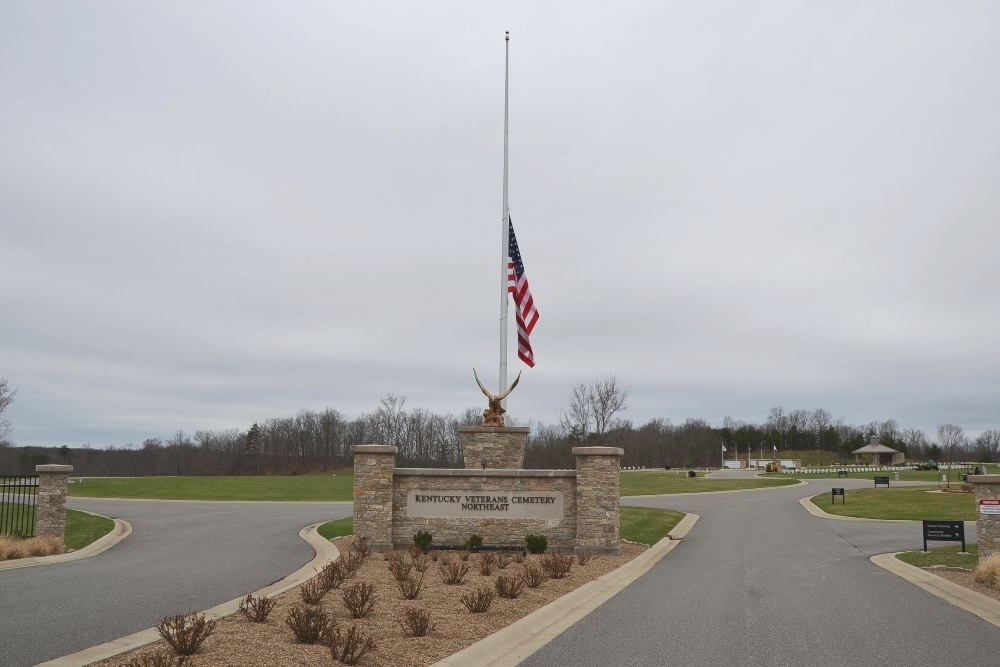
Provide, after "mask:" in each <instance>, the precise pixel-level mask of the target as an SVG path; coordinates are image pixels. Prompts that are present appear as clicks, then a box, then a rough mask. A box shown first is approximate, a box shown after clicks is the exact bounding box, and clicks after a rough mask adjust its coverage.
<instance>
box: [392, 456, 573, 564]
mask: <svg viewBox="0 0 1000 667" xmlns="http://www.w3.org/2000/svg"><path fill="white" fill-rule="evenodd" d="M394 473H395V474H394V481H393V497H392V542H393V544H394V545H395V547H396V548H397V549H400V548H401V549H405V548H407V547H409V546H411V545H412V544H413V534H414V533H416V532H417V531H418V530H426V531H428V532H430V533H431V535H433V536H434V544H437V545H454V546H461V545H462V544H464V543H465V541H466V540H467V539H469V536H470V535H472V534H473V533H475V534H477V535H482V537H483V541H484V543H486V544H501V545H516V546H523V545H524V536H525V535H528V534H532V533H535V534H540V535H545V536H547V537H548V540H549V547H550V548H552V549H554V550H571V549H572V548H573V547H574V546H575V539H576V523H577V518H576V516H577V501H576V471H575V470H490V469H487V470H485V471H484V470H435V469H428V468H397V469H396V470H395V471H394ZM418 489H419V490H422V491H428V492H432V491H443V490H454V489H462V490H467V491H468V492H469V493H470V494H491V493H503V494H510V493H518V492H528V491H559V492H561V493H562V494H563V516H562V518H561V519H551V520H547V519H507V518H487V517H484V518H466V517H462V518H453V517H449V518H435V517H412V516H409V515H408V512H407V492H409V491H411V490H418Z"/></svg>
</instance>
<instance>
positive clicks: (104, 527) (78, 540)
mask: <svg viewBox="0 0 1000 667" xmlns="http://www.w3.org/2000/svg"><path fill="white" fill-rule="evenodd" d="M114 529H115V522H114V521H112V520H111V519H109V518H108V517H106V516H97V515H96V514H90V513H88V512H78V511H76V510H70V509H68V510H66V551H79V550H80V549H82V548H84V547H85V546H88V545H90V544H93V543H94V542H96V541H97V540H99V539H101V538H102V537H104V536H105V535H107V534H108V533H110V532H111V531H112V530H114Z"/></svg>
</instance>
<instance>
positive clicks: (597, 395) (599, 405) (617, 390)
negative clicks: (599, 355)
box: [590, 375, 631, 437]
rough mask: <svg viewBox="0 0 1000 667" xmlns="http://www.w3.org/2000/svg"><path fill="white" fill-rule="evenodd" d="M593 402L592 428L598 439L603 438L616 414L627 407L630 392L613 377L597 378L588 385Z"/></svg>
mask: <svg viewBox="0 0 1000 667" xmlns="http://www.w3.org/2000/svg"><path fill="white" fill-rule="evenodd" d="M590 387H591V388H590V394H591V397H592V402H593V412H594V427H595V430H596V431H597V435H598V437H600V436H603V435H604V433H605V432H606V431H607V429H608V426H610V425H611V423H612V422H613V420H614V417H615V415H616V414H618V413H619V412H621V411H622V410H624V409H626V408H627V407H628V404H627V401H628V396H629V394H630V393H631V390H630V389H629V388H628V387H625V386H622V385H621V384H619V382H618V378H616V377H615V376H614V375H607V376H605V377H603V378H598V379H596V380H594V382H593V383H592V384H591V385H590Z"/></svg>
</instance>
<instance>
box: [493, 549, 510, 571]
mask: <svg viewBox="0 0 1000 667" xmlns="http://www.w3.org/2000/svg"><path fill="white" fill-rule="evenodd" d="M512 560H514V554H512V553H511V552H509V551H501V552H500V553H498V554H497V567H498V568H500V569H501V570H506V569H507V566H508V565H510V562H511V561H512Z"/></svg>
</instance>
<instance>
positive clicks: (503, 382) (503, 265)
mask: <svg viewBox="0 0 1000 667" xmlns="http://www.w3.org/2000/svg"><path fill="white" fill-rule="evenodd" d="M509 68H510V31H509V30H508V31H506V32H505V33H504V68H503V234H502V237H501V238H502V239H503V245H502V246H501V248H500V391H499V393H501V394H502V393H504V392H505V391H507V247H508V245H509V244H510V235H509V231H508V230H509V228H510V222H509V217H510V208H509V207H508V205H507V77H508V74H507V73H508V70H509ZM502 405H503V407H504V408H506V407H507V399H506V398H505V399H503V402H502Z"/></svg>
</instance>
